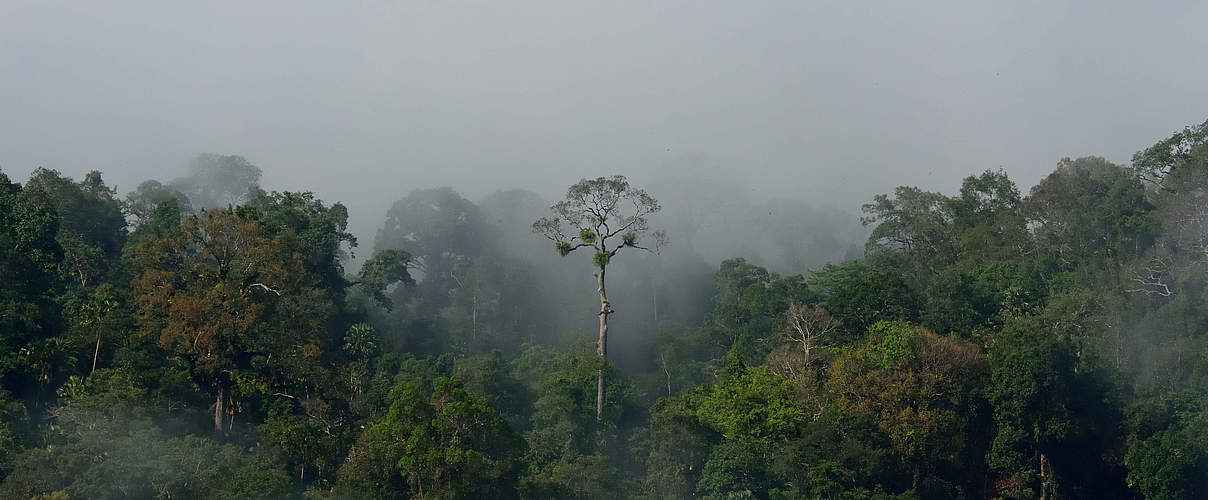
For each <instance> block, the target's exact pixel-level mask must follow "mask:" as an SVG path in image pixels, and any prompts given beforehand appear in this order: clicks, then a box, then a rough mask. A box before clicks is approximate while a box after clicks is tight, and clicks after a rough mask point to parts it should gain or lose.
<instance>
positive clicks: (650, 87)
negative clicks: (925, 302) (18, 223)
mask: <svg viewBox="0 0 1208 500" xmlns="http://www.w3.org/2000/svg"><path fill="white" fill-rule="evenodd" d="M1205 9H1208V7H1205V6H1204V5H1202V4H1199V3H1196V2H1170V3H1163V4H1161V5H1136V4H1131V3H1109V4H1098V5H1095V6H1093V7H1092V6H1088V5H1085V4H1080V3H1049V2H1042V3H1028V2H1025V3H1011V4H1000V5H992V6H988V5H977V6H975V5H970V4H968V3H965V2H950V3H949V2H941V3H934V4H928V5H905V4H896V3H885V4H881V5H865V6H861V7H855V6H849V5H845V4H842V3H826V4H824V3H818V4H813V3H810V4H805V3H800V2H777V3H767V4H764V5H762V6H760V7H758V8H753V7H751V6H744V5H738V4H732V3H728V2H659V3H657V4H642V5H637V4H627V5H611V4H604V3H598V4H593V3H589V4H577V5H569V4H565V3H562V2H526V3H524V4H523V5H517V4H493V3H486V2H483V3H477V4H441V3H428V2H417V3H403V2H398V3H395V2H357V3H354V4H328V3H323V2H257V3H255V4H252V5H249V4H246V3H242V2H215V3H207V4H205V5H204V6H203V5H196V6H180V5H165V4H163V3H162V2H125V3H123V6H122V7H121V8H116V7H114V6H110V5H103V4H95V3H83V2H80V3H74V2H24V1H16V2H5V5H3V6H0V72H3V74H5V75H7V76H8V77H7V78H4V79H3V81H2V82H0V95H3V96H6V97H5V105H4V112H3V113H2V116H0V166H2V167H3V168H4V169H5V170H6V171H8V172H13V173H16V174H18V175H21V174H24V173H27V172H29V171H32V170H33V169H34V168H35V167H38V166H44V167H47V168H53V169H57V170H60V171H62V172H64V173H65V174H68V175H72V176H74V177H77V178H80V177H82V176H83V174H84V173H85V172H87V171H88V170H93V169H95V170H101V171H103V172H105V173H106V175H107V178H108V179H110V183H111V184H116V185H117V186H118V188H119V190H122V191H128V190H130V189H133V188H134V186H136V185H137V184H138V183H139V182H141V181H143V180H145V179H149V178H162V177H169V175H165V174H164V172H177V171H180V170H183V168H184V166H185V165H186V164H187V162H188V161H190V160H191V159H192V158H193V157H194V156H195V155H196V154H197V153H201V152H212V153H219V154H238V155H242V156H244V157H246V158H248V159H249V160H250V161H251V162H252V163H254V164H255V165H257V166H259V167H260V168H262V169H263V170H264V180H263V184H264V185H266V186H270V187H272V188H274V189H290V190H313V191H316V193H317V194H318V195H319V196H320V197H322V198H323V199H327V200H339V201H342V202H343V203H345V204H346V205H348V207H349V209H350V212H351V213H352V228H353V232H354V233H355V234H357V235H358V236H360V237H361V239H362V240H368V239H371V237H372V234H373V231H375V230H376V229H377V226H378V222H379V220H380V217H381V216H382V214H384V213H385V211H386V209H388V208H389V207H390V204H391V203H393V201H394V200H396V199H398V198H399V197H401V196H402V195H404V194H406V193H407V192H409V191H411V190H412V189H417V188H426V187H436V186H453V187H455V188H456V189H458V190H459V191H462V192H464V193H465V194H466V196H468V197H469V198H471V199H477V198H480V197H482V196H486V195H487V194H489V193H491V192H493V191H494V190H495V189H500V188H516V187H522V188H526V189H530V190H533V191H535V192H537V193H539V194H540V195H541V196H542V197H544V198H546V199H554V198H556V197H558V196H559V195H560V194H561V191H562V190H563V189H564V188H565V186H567V185H569V184H571V183H573V182H575V181H577V180H578V179H580V178H584V177H593V176H597V175H602V174H612V173H616V174H622V175H627V176H629V177H630V178H631V179H633V180H634V181H635V182H636V183H638V184H641V185H645V184H647V183H648V182H650V181H652V180H654V179H655V178H656V176H657V172H659V171H660V170H661V169H663V168H665V167H666V166H667V165H676V164H681V163H682V162H683V161H684V159H685V158H692V159H695V160H696V162H695V163H696V164H697V165H696V166H698V167H700V168H709V169H720V170H722V171H725V172H729V173H730V175H731V176H732V177H734V178H737V179H738V180H739V182H740V184H739V186H741V189H743V190H745V191H746V193H744V196H745V197H746V198H750V199H754V200H761V201H762V200H767V199H771V198H791V199H796V200H802V201H805V202H807V203H810V204H811V205H815V206H834V207H836V208H838V209H841V210H845V211H849V212H853V213H855V212H857V211H858V210H859V206H860V204H862V203H865V202H866V201H867V200H869V199H870V198H871V196H872V195H873V194H876V193H880V192H887V191H889V190H891V189H892V188H893V187H894V186H897V185H918V186H920V187H923V188H927V189H934V190H951V189H953V188H955V187H956V184H955V183H954V182H953V179H959V178H961V177H963V176H964V175H968V174H970V173H973V172H977V171H981V170H984V169H986V168H998V167H1002V168H1005V169H1006V170H1007V171H1008V172H1009V173H1011V175H1012V177H1013V178H1015V179H1017V180H1018V181H1019V182H1020V183H1021V184H1023V185H1030V184H1032V183H1034V182H1035V181H1037V180H1039V179H1040V177H1041V176H1043V175H1044V174H1046V173H1047V172H1048V171H1049V170H1051V168H1052V166H1053V165H1054V164H1055V162H1056V160H1057V159H1059V158H1061V157H1063V156H1070V157H1077V156H1084V155H1087V154H1096V155H1101V156H1105V157H1106V158H1108V159H1109V160H1112V161H1116V162H1126V161H1127V160H1128V158H1129V155H1131V154H1132V152H1133V148H1134V145H1136V144H1142V143H1146V142H1147V141H1150V140H1152V139H1155V138H1157V137H1161V136H1163V135H1165V134H1168V133H1169V132H1170V131H1171V125H1169V124H1179V123H1192V122H1195V121H1197V119H1198V118H1199V117H1200V116H1201V115H1202V113H1201V112H1202V110H1203V108H1204V106H1205V104H1208V102H1206V100H1208V98H1206V97H1205V95H1204V93H1203V92H1201V91H1199V89H1202V88H1204V87H1205V84H1208V70H1206V69H1204V68H1201V67H1199V65H1194V64H1187V61H1186V59H1185V58H1184V57H1182V56H1181V54H1194V53H1199V52H1201V51H1202V50H1203V49H1204V48H1205V45H1206V44H1208V40H1206V37H1205V36H1204V35H1203V34H1202V33H1201V32H1200V30H1199V28H1198V26H1197V23H1195V22H1194V20H1195V19H1197V18H1199V17H1202V15H1203V14H1205ZM1172 49H1177V50H1172ZM1175 72H1177V74H1178V75H1179V77H1178V78H1169V77H1168V76H1169V75H1171V74H1172V73H1175ZM1125 103H1127V104H1125ZM654 194H655V195H656V196H657V195H661V196H664V197H669V196H674V193H671V192H668V191H667V190H666V189H664V190H663V192H654ZM671 206H672V205H670V204H668V207H671Z"/></svg>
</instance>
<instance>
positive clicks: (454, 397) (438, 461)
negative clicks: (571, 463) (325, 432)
mask: <svg viewBox="0 0 1208 500" xmlns="http://www.w3.org/2000/svg"><path fill="white" fill-rule="evenodd" d="M390 397H391V400H392V403H391V406H390V410H389V413H388V414H387V416H386V418H385V420H383V421H382V422H380V423H378V424H376V425H374V426H373V427H372V428H371V429H369V430H367V431H366V432H365V434H364V436H362V439H361V441H360V442H359V443H358V444H357V447H356V448H355V449H354V450H353V452H352V454H351V455H350V460H349V462H348V463H346V464H345V465H344V466H343V467H341V472H340V485H339V488H341V489H344V490H347V491H348V492H350V493H353V494H357V495H364V496H380V495H407V496H414V495H421V494H422V495H423V496H431V497H433V498H507V497H511V496H515V494H516V493H515V492H516V490H515V481H516V480H517V477H518V472H519V457H520V455H522V454H523V444H522V441H520V439H519V437H518V436H516V435H515V434H514V433H512V432H511V431H510V430H508V428H507V426H506V425H505V424H504V421H503V419H502V418H501V417H500V416H499V415H498V413H496V412H495V410H494V409H492V408H491V407H490V405H489V404H488V403H487V401H486V399H484V398H481V397H477V396H473V395H471V394H469V393H468V392H466V390H465V389H464V388H463V387H462V385H461V383H460V382H459V381H458V380H456V379H451V378H445V377H441V378H437V379H435V380H434V381H433V389H432V392H431V394H430V395H429V396H423V395H422V393H421V392H420V391H418V390H417V388H416V387H415V386H414V385H413V384H410V383H406V382H404V383H402V384H400V385H398V386H396V387H395V388H394V389H393V390H392V391H391V396H390ZM391 462H393V464H394V465H393V467H392V468H393V470H394V471H395V472H393V473H391V472H389V471H388V469H385V468H384V466H387V465H389V464H390V463H391ZM396 474H397V476H395V475H396ZM391 477H394V479H390V478H391ZM400 478H401V481H400V480H399V479H400ZM384 480H385V481H384ZM421 492H422V493H421Z"/></svg>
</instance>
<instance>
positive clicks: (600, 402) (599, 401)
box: [596, 267, 612, 423]
mask: <svg viewBox="0 0 1208 500" xmlns="http://www.w3.org/2000/svg"><path fill="white" fill-rule="evenodd" d="M596 284H597V285H599V288H598V289H599V292H600V340H599V341H597V342H596V354H599V355H600V358H602V359H601V361H607V360H608V315H609V314H612V307H611V306H609V304H608V292H606V291H605V290H604V268H603V267H601V268H600V272H599V273H596ZM603 419H604V367H603V366H601V367H600V372H599V374H598V376H597V377H596V423H600V422H601V421H602V420H603Z"/></svg>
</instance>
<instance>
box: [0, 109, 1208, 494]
mask: <svg viewBox="0 0 1208 500" xmlns="http://www.w3.org/2000/svg"><path fill="white" fill-rule="evenodd" d="M13 175H14V173H13V172H7V173H0V498H14V499H30V498H39V499H52V498H53V499H66V498H73V499H74V498H79V499H84V498H88V499H105V498H241V499H242V498H284V497H306V498H416V499H419V498H422V499H451V498H524V499H552V498H567V499H614V498H635V499H681V498H709V499H738V498H756V499H840V498H841V499H866V498H867V499H873V498H876V499H942V498H953V499H990V498H1003V499H1022V498H1150V499H1177V498H1204V497H1205V496H1208V122H1206V123H1205V124H1201V125H1194V126H1190V127H1187V128H1185V129H1183V130H1182V131H1179V132H1177V133H1175V134H1173V135H1172V136H1170V137H1169V138H1166V139H1163V140H1161V141H1160V142H1157V143H1156V144H1153V145H1152V146H1149V147H1145V148H1144V149H1142V150H1141V151H1139V152H1138V153H1136V155H1135V156H1134V157H1133V159H1132V163H1131V165H1128V166H1124V165H1117V164H1113V163H1111V162H1109V161H1107V160H1105V159H1103V158H1099V157H1084V158H1077V159H1063V160H1061V161H1060V162H1059V163H1058V164H1057V167H1056V169H1055V170H1053V171H1052V173H1051V174H1049V175H1048V176H1047V177H1045V178H1044V179H1042V180H1041V181H1040V182H1039V183H1038V184H1037V185H1035V186H1033V187H1031V189H1029V190H1027V191H1026V192H1025V191H1022V190H1021V189H1020V188H1019V187H1018V186H1016V184H1015V183H1014V182H1013V181H1012V180H1011V179H1010V178H1008V176H1007V174H1006V173H1005V172H1004V171H1002V170H986V171H984V172H981V173H975V174H974V175H971V176H969V177H967V178H965V179H964V181H963V183H961V185H960V189H959V191H958V192H955V193H950V194H945V193H937V192H928V191H924V190H921V189H919V188H916V187H909V186H903V187H899V188H897V189H896V190H895V191H894V192H893V193H888V194H883V195H878V196H876V197H875V198H874V199H873V200H871V201H870V202H869V203H867V204H865V205H864V206H863V217H862V218H861V219H860V221H861V222H862V223H863V225H864V227H865V228H866V230H867V231H869V232H867V233H864V234H867V235H868V238H867V243H866V245H865V246H864V248H863V250H862V251H859V252H854V253H853V255H852V256H851V258H848V259H846V260H842V261H840V260H839V259H835V261H834V262H832V263H828V264H825V265H818V266H814V268H812V269H810V270H809V271H808V272H803V273H802V274H784V273H780V272H776V271H775V270H772V269H769V268H768V267H765V266H764V265H760V263H758V262H757V261H756V260H754V259H752V258H751V257H750V256H748V255H741V254H739V255H733V256H730V257H731V258H729V259H726V260H722V261H720V263H710V261H707V260H705V259H703V258H701V257H700V256H699V255H695V254H693V251H692V250H691V245H685V244H683V242H685V241H691V239H692V238H696V237H701V235H697V234H685V233H686V232H690V231H698V232H705V231H707V229H706V228H700V227H693V225H692V224H691V223H686V224H679V226H683V228H681V229H677V226H676V224H677V222H676V220H677V219H676V218H675V217H673V216H671V215H673V214H675V213H685V212H682V211H677V210H676V207H673V206H667V207H663V206H662V204H660V202H659V200H658V197H659V193H658V192H657V191H656V190H653V189H652V190H651V191H650V192H649V193H648V192H647V191H646V190H644V189H641V188H640V187H639V186H631V185H630V184H629V182H628V181H627V180H626V179H624V178H621V177H601V178H598V179H585V180H583V181H582V182H579V183H577V184H575V185H573V186H571V187H570V188H569V189H568V191H567V193H566V198H565V199H562V200H552V201H551V200H543V199H541V198H540V197H539V196H538V195H536V194H534V193H532V192H528V191H523V190H509V191H499V192H497V193H495V194H493V195H490V196H488V197H486V198H484V199H481V200H478V201H477V202H474V201H470V200H468V199H466V198H464V197H463V196H462V195H461V194H459V193H458V192H457V191H455V190H453V189H450V188H437V189H419V190H416V191H413V192H411V193H409V194H406V195H405V196H403V197H402V198H400V199H399V200H398V201H397V202H396V203H395V204H394V206H393V207H392V208H391V209H390V210H389V212H388V213H387V214H386V218H385V221H384V222H383V223H382V224H381V229H380V230H379V231H378V233H377V236H376V238H375V241H374V242H373V244H372V251H363V250H362V245H358V241H356V238H355V237H354V236H353V235H352V234H350V233H349V232H348V229H347V225H348V216H349V214H348V211H347V210H346V209H345V207H344V206H343V205H341V204H340V203H333V202H328V201H324V200H320V199H318V198H316V197H315V196H314V195H313V194H312V193H309V192H277V191H266V190H264V189H262V188H261V187H260V185H259V181H260V170H259V169H258V168H257V167H256V166H254V165H253V164H252V163H250V162H249V161H247V160H245V159H244V158H242V157H239V156H222V155H214V154H203V155H200V156H198V157H197V158H196V160H194V161H193V163H192V164H191V166H190V170H189V171H188V173H187V175H185V176H184V177H181V178H179V179H175V180H165V181H164V182H160V181H155V180H149V181H146V182H144V183H142V184H141V185H139V186H138V187H137V189H136V190H134V191H133V192H130V193H128V194H126V195H124V196H122V195H120V194H119V193H118V192H117V190H115V189H113V188H111V187H109V186H107V185H106V183H105V181H104V180H103V179H102V174H101V173H100V172H91V173H89V174H88V175H86V176H85V177H84V178H83V179H81V180H76V179H72V178H69V177H66V176H64V175H62V174H61V173H59V172H57V171H55V170H49V169H38V170H36V171H34V172H33V173H32V174H31V175H30V176H29V177H28V179H27V180H25V181H24V182H20V181H19V179H15V178H13V177H12V176H13ZM801 220H803V219H801V218H797V217H784V218H780V219H777V220H776V224H775V226H774V227H771V226H769V227H760V228H757V229H756V230H754V231H753V232H755V233H759V234H760V236H752V237H765V238H768V241H774V242H778V243H776V244H775V245H774V246H776V247H777V248H780V249H787V250H789V251H791V252H790V253H792V255H787V254H786V255H782V256H781V258H780V259H781V261H783V262H790V263H798V264H797V265H799V263H802V262H817V261H818V257H817V255H814V256H811V255H807V254H808V253H809V252H826V255H827V258H828V259H829V258H832V257H831V256H833V255H835V254H839V255H842V254H843V252H844V248H843V243H842V241H838V240H833V238H832V240H828V239H827V238H828V237H830V236H828V235H825V234H823V235H810V234H803V233H804V231H802V230H801V227H802V225H801V224H802V222H801ZM662 228H667V229H669V231H668V232H667V233H666V234H664V233H663V232H661V231H660V229H662ZM842 230H843V231H847V232H848V234H850V233H851V232H852V229H851V228H844V229H842ZM703 237H705V238H711V239H713V240H717V241H722V240H727V239H730V238H746V237H747V235H743V234H712V235H704V236H703ZM807 241H808V242H809V243H808V244H807V243H805V242H807ZM677 242H678V243H680V244H679V245H678V246H677ZM798 243H800V244H798ZM727 245H729V246H728V247H727V248H742V244H740V243H733V242H731V243H727ZM358 259H359V260H358ZM353 263H356V265H358V266H359V268H360V269H359V271H355V272H354V270H352V269H351V267H353V266H352V264H353ZM790 267H791V266H790ZM605 271H607V272H608V273H607V274H605ZM606 287H607V294H606ZM610 321H611V323H610ZM605 332H608V335H610V337H609V338H610V339H611V340H608V339H606V338H605ZM606 349H607V350H606ZM606 353H607V355H604V354H606ZM1197 429H1198V430H1197Z"/></svg>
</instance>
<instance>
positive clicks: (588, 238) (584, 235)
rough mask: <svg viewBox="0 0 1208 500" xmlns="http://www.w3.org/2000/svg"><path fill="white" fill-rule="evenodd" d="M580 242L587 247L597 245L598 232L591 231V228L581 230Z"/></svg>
mask: <svg viewBox="0 0 1208 500" xmlns="http://www.w3.org/2000/svg"><path fill="white" fill-rule="evenodd" d="M579 241H580V242H582V243H583V244H586V245H590V244H592V243H595V242H596V232H595V231H593V230H591V229H590V228H586V227H585V228H583V229H580V230H579Z"/></svg>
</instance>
